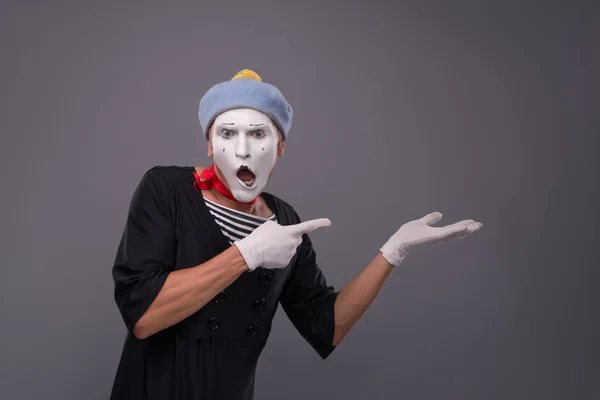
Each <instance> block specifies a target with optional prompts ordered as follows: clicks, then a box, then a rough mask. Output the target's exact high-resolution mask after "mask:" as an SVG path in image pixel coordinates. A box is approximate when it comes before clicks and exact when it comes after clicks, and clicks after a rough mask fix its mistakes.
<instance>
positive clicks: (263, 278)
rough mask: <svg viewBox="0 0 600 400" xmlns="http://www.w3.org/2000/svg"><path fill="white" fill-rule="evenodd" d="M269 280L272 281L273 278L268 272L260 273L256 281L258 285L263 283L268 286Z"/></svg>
mask: <svg viewBox="0 0 600 400" xmlns="http://www.w3.org/2000/svg"><path fill="white" fill-rule="evenodd" d="M271 279H273V276H272V275H271V273H270V272H267V271H265V272H261V274H260V275H258V281H259V282H260V283H264V284H269V283H271Z"/></svg>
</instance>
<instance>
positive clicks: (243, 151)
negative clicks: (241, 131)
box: [235, 135, 250, 159]
mask: <svg viewBox="0 0 600 400" xmlns="http://www.w3.org/2000/svg"><path fill="white" fill-rule="evenodd" d="M235 156H236V157H239V158H241V159H246V158H248V157H250V150H249V149H248V140H247V139H246V137H245V135H239V140H238V143H237V146H236V147H235Z"/></svg>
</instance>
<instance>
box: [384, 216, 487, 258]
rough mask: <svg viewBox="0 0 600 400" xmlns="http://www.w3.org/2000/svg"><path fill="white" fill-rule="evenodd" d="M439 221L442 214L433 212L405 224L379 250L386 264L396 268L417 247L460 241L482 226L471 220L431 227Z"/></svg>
mask: <svg viewBox="0 0 600 400" xmlns="http://www.w3.org/2000/svg"><path fill="white" fill-rule="evenodd" d="M440 219H442V213H440V212H434V213H431V214H427V215H426V216H424V217H423V218H420V219H417V220H415V221H410V222H407V223H406V224H404V225H402V226H401V227H400V229H398V231H397V232H396V233H395V234H394V235H393V236H392V237H391V238H390V239H389V240H388V241H387V242H386V243H385V244H384V245H383V247H382V248H381V249H380V251H381V254H382V255H383V257H384V258H385V259H386V260H387V262H389V263H390V264H392V265H393V266H395V267H396V266H398V265H400V263H401V262H402V260H404V257H406V256H407V255H408V253H410V252H411V251H413V250H415V249H416V248H418V247H422V246H427V245H436V244H439V243H443V242H446V241H449V240H452V239H462V238H463V237H465V236H467V235H469V234H471V233H473V232H477V231H478V230H479V229H481V227H482V226H483V225H482V224H481V223H479V222H475V221H473V220H472V219H466V220H463V221H460V222H457V223H454V224H452V225H448V226H444V227H439V228H436V227H433V226H431V225H433V224H435V223H436V222H438V221H439V220H440Z"/></svg>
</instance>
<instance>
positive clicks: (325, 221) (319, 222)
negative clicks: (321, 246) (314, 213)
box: [287, 218, 331, 235]
mask: <svg viewBox="0 0 600 400" xmlns="http://www.w3.org/2000/svg"><path fill="white" fill-rule="evenodd" d="M326 226H331V221H330V220H329V218H317V219H313V220H310V221H305V222H300V223H299V224H295V225H288V226H287V229H288V230H290V231H291V232H293V233H295V234H297V235H303V234H305V233H309V232H312V231H314V230H315V229H318V228H322V227H326Z"/></svg>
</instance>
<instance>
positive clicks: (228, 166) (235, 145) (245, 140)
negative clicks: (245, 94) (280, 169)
mask: <svg viewBox="0 0 600 400" xmlns="http://www.w3.org/2000/svg"><path fill="white" fill-rule="evenodd" d="M211 134H212V148H213V157H214V161H215V164H216V165H217V167H218V168H219V169H220V170H221V173H222V174H223V176H224V178H225V180H226V181H227V184H228V185H229V189H230V191H231V194H232V195H233V197H235V199H236V200H238V201H240V202H243V203H247V202H250V201H252V200H254V199H255V198H256V197H257V196H258V195H260V193H261V192H262V191H263V189H264V187H265V185H266V184H267V181H268V180H269V175H270V174H271V171H272V170H273V167H274V166H275V161H276V160H277V141H278V135H277V131H276V128H275V126H274V124H273V121H272V120H271V118H269V117H268V116H267V115H265V114H263V113H261V112H260V111H256V110H252V109H248V108H242V109H235V110H229V111H226V112H224V113H222V114H220V115H218V116H217V118H216V119H215V121H214V123H213V129H212V133H211Z"/></svg>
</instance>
